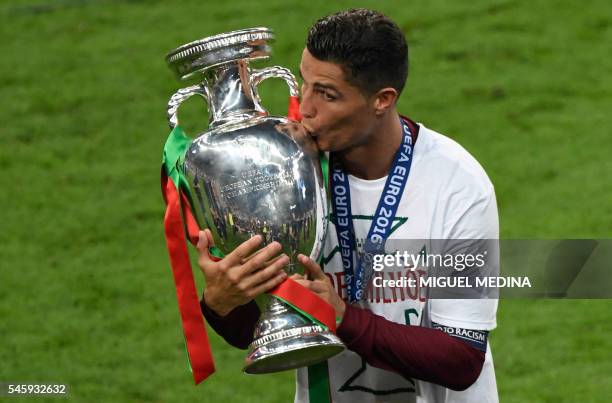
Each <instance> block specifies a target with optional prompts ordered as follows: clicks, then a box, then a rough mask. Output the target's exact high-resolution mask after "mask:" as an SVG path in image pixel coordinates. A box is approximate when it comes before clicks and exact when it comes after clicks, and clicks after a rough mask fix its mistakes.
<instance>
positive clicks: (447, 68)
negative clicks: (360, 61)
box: [0, 0, 612, 403]
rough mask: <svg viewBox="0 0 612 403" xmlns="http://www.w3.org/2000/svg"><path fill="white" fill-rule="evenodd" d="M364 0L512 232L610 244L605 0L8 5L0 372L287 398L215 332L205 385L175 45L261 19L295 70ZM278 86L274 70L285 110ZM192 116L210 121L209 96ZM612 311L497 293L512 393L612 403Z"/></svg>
mask: <svg viewBox="0 0 612 403" xmlns="http://www.w3.org/2000/svg"><path fill="white" fill-rule="evenodd" d="M356 6H370V7H376V8H377V9H379V10H381V11H383V12H385V13H386V14H388V15H389V16H391V17H392V18H393V19H395V20H396V21H397V22H398V23H399V24H400V26H401V27H402V28H403V29H404V30H405V32H406V33H407V36H408V39H409V42H410V46H411V48H410V51H411V72H410V78H409V82H408V85H407V88H406V90H405V92H404V94H403V96H402V99H401V102H400V110H401V111H402V112H403V113H404V114H407V115H409V116H411V117H412V118H414V119H415V120H417V121H419V122H423V123H425V124H426V125H428V126H429V127H431V128H432V129H435V130H437V131H440V132H442V133H445V134H447V135H449V136H450V137H452V138H455V139H456V140H458V141H459V142H460V143H461V144H462V145H464V146H465V147H466V148H467V149H468V150H469V151H470V152H471V153H472V154H473V155H474V156H475V157H476V158H477V159H478V160H479V161H480V162H481V164H482V165H483V166H484V167H485V169H486V170H487V172H488V173H489V175H490V177H491V179H492V181H493V183H494V184H495V186H496V190H497V197H498V203H499V211H500V219H501V232H502V236H503V237H505V238H580V237H598V238H606V237H608V238H609V237H610V234H611V230H612V187H611V186H610V175H611V174H612V160H611V159H610V157H609V153H610V152H611V151H612V136H610V133H612V120H611V119H610V117H611V112H610V111H611V110H612V109H611V107H612V57H611V50H610V49H611V48H610V44H611V43H612V3H610V2H608V1H605V0H598V1H590V2H588V3H581V2H577V1H569V0H568V1H542V0H533V1H529V2H525V1H502V0H495V1H485V0H478V1H470V2H455V1H453V2H451V1H442V0H435V1H413V2H400V1H397V2H362V1H361V2H346V1H341V2H330V1H320V0H312V1H308V2H299V3H297V2H296V3H294V4H288V2H287V1H281V0H265V1H263V2H255V1H226V2H219V3H217V2H209V3H207V2H202V1H183V2H180V4H179V3H178V2H177V3H176V4H171V3H170V2H164V1H154V0H151V1H137V0H133V1H125V2H121V1H111V0H107V1H103V0H99V1H96V0H80V1H79V0H55V1H53V0H29V1H10V0H4V1H2V2H1V3H0V33H1V38H2V40H1V42H0V43H1V45H0V50H1V53H0V97H1V99H2V101H1V102H2V108H0V121H1V122H2V124H1V125H0V169H1V171H2V174H3V175H2V182H1V185H2V191H0V206H2V209H1V211H2V213H0V214H1V215H0V225H1V229H2V230H1V231H0V258H1V271H0V382H2V381H17V382H19V381H21V382H26V381H27V382H62V383H67V384H69V385H70V387H71V392H70V401H75V402H98V401H100V402H110V401H113V402H182V401H185V402H188V401H189V402H193V401H200V402H227V403H230V402H289V401H292V395H293V373H291V372H288V373H282V374H276V375H268V376H246V375H242V374H241V372H240V368H241V365H242V359H243V357H244V352H242V351H238V350H234V349H232V348H230V347H228V346H226V345H224V343H223V341H221V340H220V339H219V338H218V337H217V336H216V335H214V333H212V334H213V336H212V340H213V344H214V347H213V348H214V354H215V359H216V362H217V366H218V372H217V373H216V374H215V375H214V376H213V377H212V378H211V379H210V380H209V381H207V382H206V383H205V384H203V385H200V386H199V387H194V386H193V382H192V379H191V374H190V373H189V370H188V367H187V359H186V353H185V349H184V343H183V336H182V333H181V327H180V321H179V315H178V310H177V304H176V297H175V294H174V287H173V283H172V277H171V273H170V268H169V264H168V256H167V252H166V247H165V242H164V238H163V229H162V219H163V211H164V206H163V202H162V199H161V195H160V190H159V164H160V159H161V149H162V145H163V143H164V140H165V138H166V136H167V134H168V128H167V123H166V120H165V105H166V102H167V100H168V98H169V96H170V95H171V94H172V93H173V92H174V91H176V90H177V89H178V88H180V86H181V85H184V84H181V83H178V82H177V81H176V80H175V79H174V77H173V76H172V75H171V73H170V71H169V70H168V69H167V68H166V66H165V63H164V60H163V58H164V56H165V54H166V52H167V51H168V50H170V49H172V48H173V47H175V46H178V45H180V44H183V43H185V42H188V41H191V40H194V39H197V38H200V37H203V36H207V35H210V34H214V33H219V32H226V31H229V30H233V29H239V28H246V27H251V26H262V25H263V26H269V27H271V28H273V29H274V30H275V31H276V33H277V42H276V44H275V46H274V51H275V53H274V58H273V59H272V61H270V62H265V63H263V64H261V65H266V64H267V65H270V64H272V63H273V64H279V65H283V66H285V67H289V68H291V69H292V70H293V71H296V72H297V66H298V63H299V56H300V53H301V50H302V48H303V43H304V39H305V35H306V30H307V28H308V26H310V24H311V23H312V22H313V21H314V20H316V19H317V18H318V17H320V16H323V15H325V14H328V13H330V12H332V11H336V10H338V9H342V8H348V7H356ZM283 87H284V84H282V83H281V82H278V83H268V82H266V84H264V88H263V91H264V92H263V94H262V97H263V99H264V103H265V104H266V105H267V106H268V107H269V109H270V111H272V112H274V113H284V110H285V108H286V105H285V102H286V94H287V93H286V90H285V89H284V88H283ZM181 118H182V122H183V123H184V124H183V125H184V126H185V127H186V128H187V130H188V131H189V132H191V133H196V132H197V131H198V130H201V129H203V128H205V126H206V112H205V108H203V105H202V104H201V102H199V100H191V101H189V102H188V103H187V104H186V105H185V106H184V107H183V109H182V110H181ZM196 270H197V269H196ZM196 275H197V277H198V280H199V281H200V280H201V277H202V276H201V275H200V274H199V273H196ZM199 287H200V289H201V288H202V284H201V282H200V284H199ZM611 312H612V300H600V301H595V300H556V301H552V300H549V301H544V300H539V301H535V300H531V301H529V300H503V301H501V302H500V308H499V312H498V329H497V330H495V331H494V332H493V334H492V336H491V344H492V348H493V353H494V357H495V364H496V369H497V380H498V385H499V391H500V396H501V401H502V402H508V403H509V402H555V403H556V402H608V401H610V396H612V337H610V336H611V335H612V321H611ZM29 400H31V401H35V400H36V399H34V398H30V399H29ZM10 401H12V400H10Z"/></svg>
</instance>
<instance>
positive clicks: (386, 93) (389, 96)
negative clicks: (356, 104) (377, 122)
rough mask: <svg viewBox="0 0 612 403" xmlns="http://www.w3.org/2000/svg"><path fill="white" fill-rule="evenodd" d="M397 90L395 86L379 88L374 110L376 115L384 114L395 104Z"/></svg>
mask: <svg viewBox="0 0 612 403" xmlns="http://www.w3.org/2000/svg"><path fill="white" fill-rule="evenodd" d="M397 96H398V94H397V90H396V89H395V88H391V87H386V88H382V89H380V90H378V91H377V92H376V94H374V95H373V97H374V110H375V113H376V116H381V115H384V114H385V113H386V112H387V111H388V110H389V109H391V108H393V107H394V106H395V102H396V101H397Z"/></svg>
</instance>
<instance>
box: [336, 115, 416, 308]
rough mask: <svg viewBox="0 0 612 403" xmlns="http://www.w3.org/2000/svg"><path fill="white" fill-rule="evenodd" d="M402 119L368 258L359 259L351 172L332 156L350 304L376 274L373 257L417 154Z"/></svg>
mask: <svg viewBox="0 0 612 403" xmlns="http://www.w3.org/2000/svg"><path fill="white" fill-rule="evenodd" d="M400 122H401V125H402V132H403V134H402V143H401V145H400V148H399V149H398V150H397V153H396V154H395V158H394V160H393V164H392V165H391V169H390V170H389V174H388V175H387V181H386V182H385V187H384V188H383V191H382V194H381V196H380V200H379V201H378V206H377V207H376V212H375V214H374V219H373V220H372V225H371V226H370V230H369V231H368V236H367V238H366V241H365V245H364V247H363V249H364V254H363V255H364V259H359V256H358V253H356V251H357V244H356V242H355V229H354V227H353V219H352V217H353V215H352V212H351V191H350V185H349V180H348V175H347V174H346V173H345V172H344V170H343V169H342V166H341V165H340V163H339V162H338V161H333V156H332V164H331V165H332V177H331V195H332V206H333V208H334V214H335V216H336V235H337V236H338V245H339V247H340V257H341V259H342V267H343V268H344V276H345V283H346V289H347V294H348V299H349V302H350V303H353V302H356V301H359V300H362V299H363V298H364V290H365V288H366V285H367V284H368V282H369V281H370V278H371V275H372V269H371V267H372V256H373V255H374V254H379V253H384V250H385V242H386V241H387V238H388V237H389V234H390V233H391V227H392V226H393V219H394V218H395V214H396V213H397V208H398V206H399V203H400V200H401V198H402V194H403V193H404V188H405V187H406V182H407V181H408V175H409V174H410V166H411V165H412V154H413V142H412V133H411V132H410V127H409V126H408V123H407V122H405V121H404V120H403V119H401V118H400ZM366 265H367V266H366ZM366 271H367V273H366Z"/></svg>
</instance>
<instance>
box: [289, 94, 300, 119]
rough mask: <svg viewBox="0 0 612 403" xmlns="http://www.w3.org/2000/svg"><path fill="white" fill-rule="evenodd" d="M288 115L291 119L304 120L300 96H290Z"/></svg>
mask: <svg viewBox="0 0 612 403" xmlns="http://www.w3.org/2000/svg"><path fill="white" fill-rule="evenodd" d="M287 117H288V118H289V120H295V121H296V122H300V121H301V120H302V114H301V113H300V99H299V98H298V97H289V107H288V110H287Z"/></svg>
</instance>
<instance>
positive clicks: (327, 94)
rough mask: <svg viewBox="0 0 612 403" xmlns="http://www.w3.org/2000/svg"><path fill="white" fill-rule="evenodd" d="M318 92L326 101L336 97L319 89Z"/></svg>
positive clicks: (333, 99)
mask: <svg viewBox="0 0 612 403" xmlns="http://www.w3.org/2000/svg"><path fill="white" fill-rule="evenodd" d="M320 94H321V96H322V97H323V99H324V100H326V101H335V100H336V97H335V96H333V95H331V94H330V93H329V92H326V91H321V92H320Z"/></svg>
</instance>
